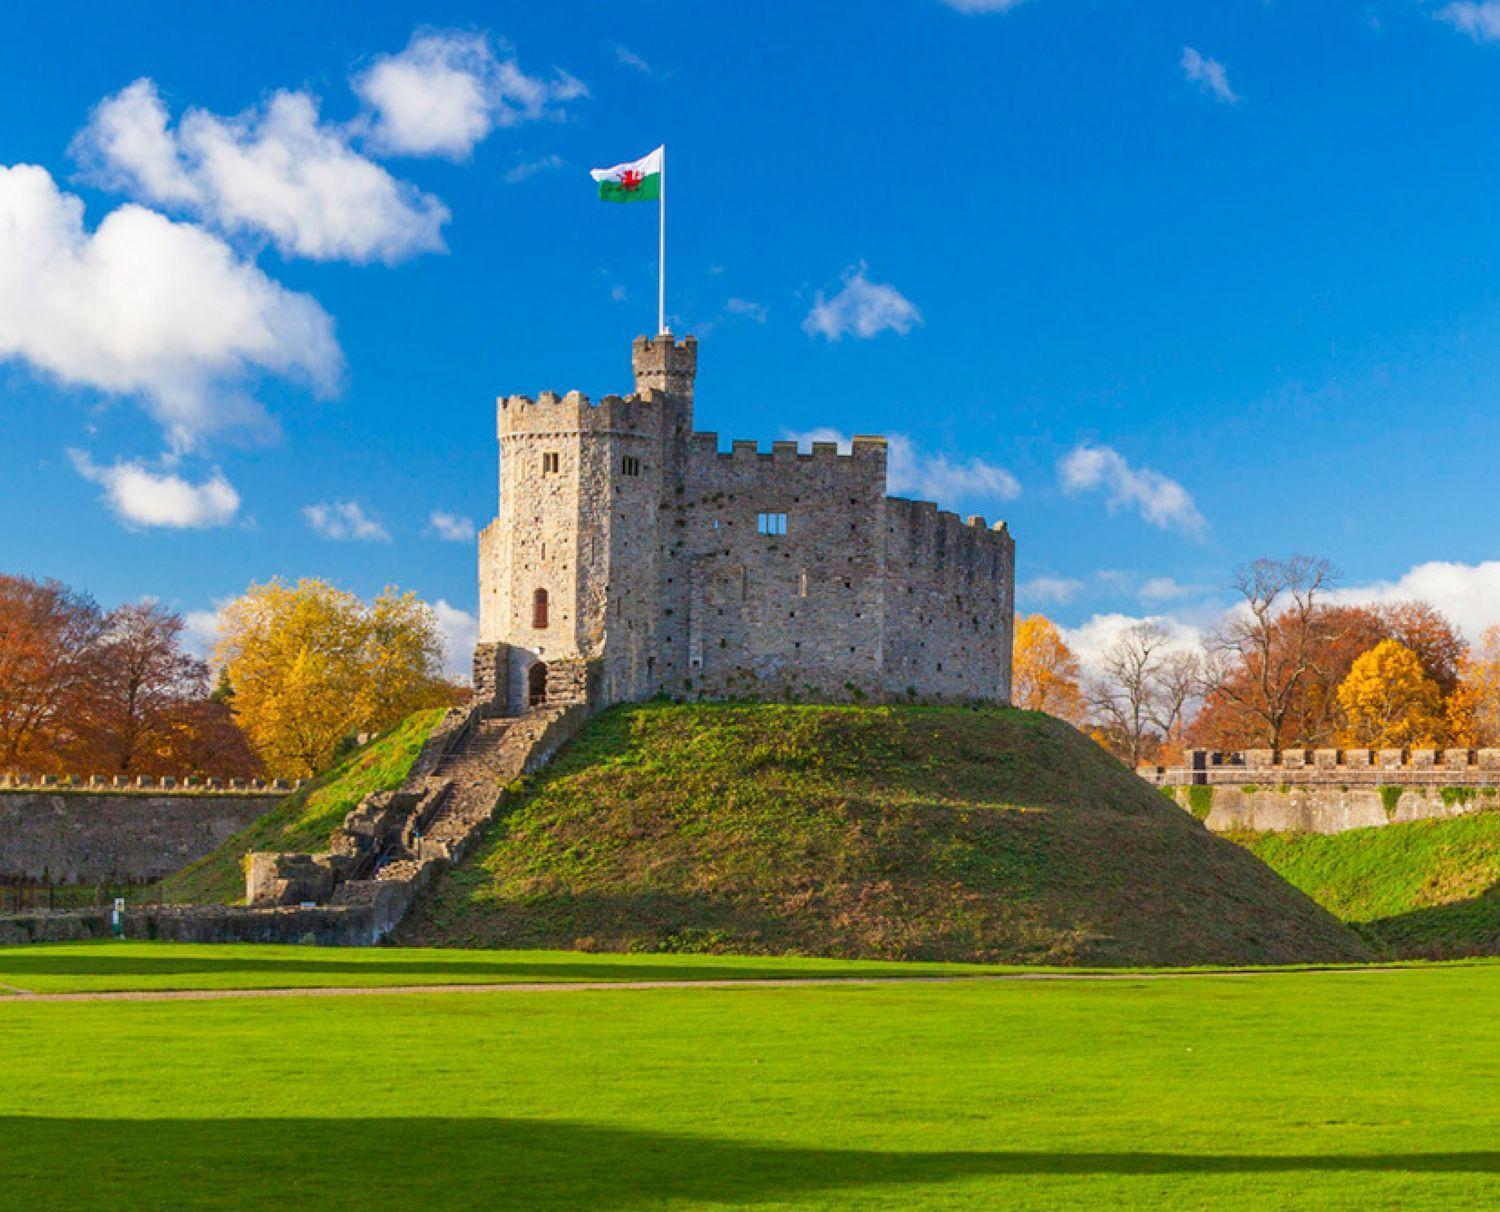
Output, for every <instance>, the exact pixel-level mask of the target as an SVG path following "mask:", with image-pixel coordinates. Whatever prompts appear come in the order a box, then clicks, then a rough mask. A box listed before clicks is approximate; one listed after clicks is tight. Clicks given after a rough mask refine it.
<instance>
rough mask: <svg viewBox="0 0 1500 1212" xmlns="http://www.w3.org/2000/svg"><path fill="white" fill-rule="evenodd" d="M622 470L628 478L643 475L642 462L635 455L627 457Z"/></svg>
mask: <svg viewBox="0 0 1500 1212" xmlns="http://www.w3.org/2000/svg"><path fill="white" fill-rule="evenodd" d="M620 470H621V471H623V472H624V473H625V474H626V475H628V476H638V475H640V474H641V461H640V460H639V459H638V458H636V457H635V455H626V456H625V460H624V462H623V463H622V464H621V465H620Z"/></svg>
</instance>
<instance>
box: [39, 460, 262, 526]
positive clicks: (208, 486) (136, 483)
mask: <svg viewBox="0 0 1500 1212" xmlns="http://www.w3.org/2000/svg"><path fill="white" fill-rule="evenodd" d="M68 457H69V458H71V459H72V460H73V466H74V468H75V469H77V471H78V474H79V475H81V476H82V477H83V478H84V479H86V480H90V481H92V482H93V483H95V484H98V485H100V486H101V487H102V488H103V489H104V499H105V502H106V503H107V504H108V505H109V507H110V509H111V510H112V511H113V512H114V514H115V516H116V517H118V518H119V519H120V520H121V521H122V522H124V523H125V524H126V525H128V526H132V527H134V526H163V527H167V528H169V529H174V530H205V529H207V528H209V527H211V526H225V525H227V524H228V523H229V522H231V521H233V519H234V515H235V514H236V513H237V512H238V511H239V507H240V494H239V493H237V492H236V491H235V490H234V485H232V484H231V483H230V482H229V481H228V480H226V479H225V478H224V473H223V472H221V471H219V470H218V469H217V468H215V469H214V471H213V473H212V474H211V475H210V476H209V477H208V478H207V479H206V480H204V481H202V482H201V483H198V484H193V483H191V482H189V481H188V480H185V479H183V478H182V477H181V476H179V475H176V474H175V473H173V472H170V471H160V472H158V471H152V470H151V469H150V468H148V467H147V466H146V465H145V464H143V463H134V462H129V461H124V460H122V461H120V462H117V463H113V464H111V465H109V466H107V467H101V466H99V465H98V464H96V463H95V462H94V461H93V460H92V459H90V458H89V456H88V455H86V454H85V453H84V452H83V451H81V450H70V451H68Z"/></svg>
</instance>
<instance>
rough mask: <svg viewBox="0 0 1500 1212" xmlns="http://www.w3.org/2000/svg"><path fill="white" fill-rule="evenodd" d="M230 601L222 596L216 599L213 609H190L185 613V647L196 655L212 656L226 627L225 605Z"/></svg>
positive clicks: (183, 617)
mask: <svg viewBox="0 0 1500 1212" xmlns="http://www.w3.org/2000/svg"><path fill="white" fill-rule="evenodd" d="M230 601H231V599H229V598H220V599H217V600H215V602H214V608H213V609H212V610H189V611H188V612H187V613H186V614H184V615H183V616H182V622H183V629H182V642H183V647H184V648H186V649H187V650H188V651H189V652H191V653H192V654H193V655H195V656H199V657H203V658H205V659H206V658H208V657H210V656H212V655H213V651H214V646H215V645H216V644H218V642H219V633H220V632H221V631H222V630H223V627H224V607H226V606H228V605H229V603H230Z"/></svg>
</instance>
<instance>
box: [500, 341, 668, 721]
mask: <svg viewBox="0 0 1500 1212" xmlns="http://www.w3.org/2000/svg"><path fill="white" fill-rule="evenodd" d="M632 368H633V370H634V374H635V381H636V388H637V390H636V393H635V394H633V395H631V396H627V397H623V398H622V397H620V396H606V397H604V399H602V400H600V401H599V402H598V403H594V402H592V401H590V400H589V399H588V398H587V397H586V396H584V395H582V393H579V392H570V393H568V394H567V395H566V396H562V397H559V396H557V395H556V394H555V393H551V392H543V393H542V394H541V395H540V396H538V397H537V398H536V399H534V400H533V399H530V398H528V397H526V396H510V397H505V398H502V399H500V400H499V401H498V409H497V413H498V436H499V441H500V512H499V516H498V517H497V518H496V519H495V521H494V522H492V523H491V524H490V525H489V526H488V527H486V528H485V530H484V531H483V532H482V534H481V535H480V542H479V563H480V612H479V613H480V625H479V639H480V648H479V651H478V652H477V653H476V657H475V685H476V688H478V689H480V691H481V693H482V694H493V697H494V698H495V699H496V701H497V703H498V704H500V705H501V706H502V707H503V709H505V710H508V711H511V712H516V711H520V710H524V709H525V708H526V707H527V706H534V705H537V704H538V703H540V702H543V701H546V702H551V703H557V702H561V701H575V700H579V699H581V698H583V697H585V696H588V695H594V696H597V695H599V694H600V693H601V692H602V693H603V695H604V699H605V701H615V700H617V699H622V698H627V699H628V698H641V697H646V696H648V695H650V694H652V693H654V692H655V690H656V688H657V683H656V677H657V669H656V659H655V645H656V636H657V631H658V626H657V624H658V621H659V615H660V612H661V604H660V579H661V571H660V568H661V550H662V542H661V533H660V531H661V527H660V523H659V518H660V513H661V503H662V500H663V498H664V497H670V496H671V495H672V494H673V493H674V491H675V489H676V488H677V487H679V486H680V485H681V483H682V459H683V457H684V456H683V451H685V449H686V444H687V439H688V435H690V434H691V432H692V414H693V380H694V376H695V374H696V370H697V342H696V341H695V340H694V338H692V337H685V338H684V339H683V340H682V342H681V343H680V344H679V343H677V342H675V341H674V340H673V338H672V337H671V336H669V335H663V336H660V337H656V338H650V337H639V338H637V339H636V341H635V343H634V347H633V350H632ZM607 654H608V655H609V657H610V659H609V660H608V661H607V662H606V661H605V660H604V658H605V657H606V655H607ZM605 682H607V683H608V684H607V685H606V684H604V683H605Z"/></svg>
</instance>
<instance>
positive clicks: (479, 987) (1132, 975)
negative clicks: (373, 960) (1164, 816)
mask: <svg viewBox="0 0 1500 1212" xmlns="http://www.w3.org/2000/svg"><path fill="white" fill-rule="evenodd" d="M1400 971H1405V969H1403V968H1399V967H1396V966H1383V965H1379V964H1370V965H1363V966H1360V967H1350V968H1321V967H1309V968H1266V969H1260V970H1258V971H1257V970H1243V971H1238V972H1234V971H1230V972H995V973H987V974H985V975H980V976H957V975H955V976H810V977H746V978H744V979H743V980H734V979H725V980H720V979H715V980H701V981H694V980H676V981H673V980H654V981H509V982H495V983H487V984H465V985H309V986H304V987H301V988H278V989H130V990H115V991H111V992H98V993H34V992H32V991H31V990H29V989H20V988H17V987H16V986H14V985H3V984H0V988H5V989H9V990H10V991H11V992H12V993H13V994H15V995H16V996H15V997H14V998H6V999H5V1000H4V1001H3V1002H0V1005H4V1004H6V1003H10V1004H12V1005H14V1004H16V1003H18V1002H25V1003H28V1004H29V1003H32V1002H207V1001H219V1000H222V999H224V998H246V997H372V996H386V995H404V994H412V993H603V992H609V991H614V990H621V989H623V990H632V989H791V988H800V987H805V986H812V987H820V986H821V987H828V986H832V985H958V984H982V983H987V982H992V981H1159V980H1191V979H1192V978H1194V977H1207V976H1280V975H1288V974H1292V973H1297V972H1400Z"/></svg>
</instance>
